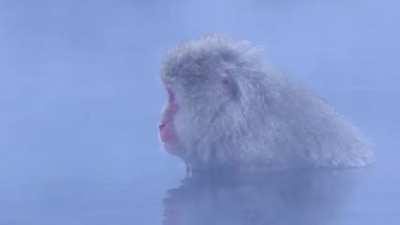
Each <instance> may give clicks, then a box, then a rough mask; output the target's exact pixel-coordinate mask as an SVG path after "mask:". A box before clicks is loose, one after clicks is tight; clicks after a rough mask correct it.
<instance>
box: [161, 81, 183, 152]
mask: <svg viewBox="0 0 400 225" xmlns="http://www.w3.org/2000/svg"><path fill="white" fill-rule="evenodd" d="M167 92H168V104H167V106H166V108H165V110H164V112H163V116H162V119H161V122H160V124H159V126H158V129H159V132H160V139H161V141H162V142H163V143H164V146H165V148H166V150H167V151H169V152H170V153H176V149H175V147H176V145H177V142H178V138H177V135H176V132H175V126H174V119H175V115H176V112H177V111H178V104H177V103H176V99H175V94H174V92H173V91H172V90H171V89H170V88H168V87H167Z"/></svg>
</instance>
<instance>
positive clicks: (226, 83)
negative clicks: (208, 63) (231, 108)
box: [221, 76, 240, 99]
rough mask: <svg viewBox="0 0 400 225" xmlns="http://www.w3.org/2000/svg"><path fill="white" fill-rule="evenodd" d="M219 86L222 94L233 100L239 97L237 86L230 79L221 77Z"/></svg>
mask: <svg viewBox="0 0 400 225" xmlns="http://www.w3.org/2000/svg"><path fill="white" fill-rule="evenodd" d="M221 85H222V89H223V91H224V93H226V94H227V95H229V96H231V97H232V98H234V99H237V98H239V97H240V90H239V86H238V85H237V83H236V82H235V80H234V79H233V78H232V77H228V76H224V77H222V79H221Z"/></svg>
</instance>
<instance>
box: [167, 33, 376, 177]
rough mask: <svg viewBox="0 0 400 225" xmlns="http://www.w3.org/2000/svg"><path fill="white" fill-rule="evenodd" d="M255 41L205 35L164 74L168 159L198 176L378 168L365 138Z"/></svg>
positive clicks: (181, 48) (181, 49)
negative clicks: (272, 60) (219, 172)
mask: <svg viewBox="0 0 400 225" xmlns="http://www.w3.org/2000/svg"><path fill="white" fill-rule="evenodd" d="M261 53H262V51H261V50H260V49H259V48H257V47H254V46H253V45H252V44H251V43H250V42H249V41H235V40H232V39H230V38H226V37H224V36H221V35H208V36H203V37H201V38H199V39H197V40H191V41H188V42H184V43H181V44H179V45H178V46H177V47H175V48H174V49H172V50H170V51H169V52H168V54H167V56H166V57H165V59H164V62H163V64H162V69H161V81H162V83H163V85H164V86H165V89H166V92H167V95H168V102H167V104H166V106H165V108H164V110H163V112H162V119H161V121H160V123H159V136H160V139H161V142H162V144H163V146H164V148H165V149H166V150H167V152H169V153H171V154H172V155H175V156H177V157H179V158H181V159H182V160H183V161H184V162H185V163H186V165H188V168H190V170H193V171H207V170H212V169H221V170H222V169H224V170H225V169H226V170H228V171H230V170H232V171H271V170H281V169H290V168H355V167H363V166H367V165H369V164H371V163H372V162H373V161H374V154H373V151H372V147H371V144H370V143H369V142H367V141H366V140H365V138H364V136H363V135H362V134H361V132H360V131H359V130H358V129H357V128H356V127H354V126H353V125H352V124H350V123H349V122H348V121H346V120H345V119H344V118H343V117H342V116H341V115H339V114H338V113H337V112H336V111H335V109H334V108H333V107H332V106H330V105H329V104H328V103H326V101H325V100H323V99H322V98H320V97H319V96H318V95H317V94H315V93H313V91H311V90H310V89H309V88H306V87H304V85H300V84H299V83H297V82H295V81H293V80H292V79H290V78H289V77H288V76H285V75H283V74H281V73H279V72H277V71H276V70H275V69H273V68H272V67H271V66H270V65H268V64H266V63H263V60H262V59H261V58H262V57H261Z"/></svg>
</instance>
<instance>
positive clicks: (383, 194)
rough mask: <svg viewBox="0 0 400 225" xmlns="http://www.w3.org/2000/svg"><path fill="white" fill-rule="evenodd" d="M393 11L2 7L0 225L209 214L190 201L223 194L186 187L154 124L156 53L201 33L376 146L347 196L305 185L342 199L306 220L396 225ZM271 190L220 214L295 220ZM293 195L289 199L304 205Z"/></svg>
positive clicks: (172, 4) (245, 5) (88, 1)
mask: <svg viewBox="0 0 400 225" xmlns="http://www.w3.org/2000/svg"><path fill="white" fill-rule="evenodd" d="M399 7H400V3H397V1H394V0H384V1H377V0H364V1H361V0H350V1H343V0H337V1H330V2H327V1H320V0H302V1H288V0H285V1H260V0H250V1H235V2H233V1H227V0H221V1H211V0H204V1H193V0H189V1H179V0H173V1H160V0H149V1H140V0H138V1H133V0H132V1H128V0H125V1H124V0H114V1H105V0H98V1H94V0H85V1H77V0H70V1H48V0H38V1H27V0H21V1H11V0H0V124H1V126H0V182H1V185H0V209H1V211H2V213H1V214H0V225H2V224H4V225H12V224H18V225H24V224H42V225H47V224H68V225H71V224H121V225H123V224H163V223H164V224H182V223H178V222H175V223H171V222H168V221H170V220H165V210H166V208H168V207H169V205H168V203H167V205H166V203H165V199H171V198H172V199H176V200H175V201H176V202H178V203H179V202H180V204H181V205H183V206H188V207H183V209H184V210H187V211H185V212H189V215H194V216H192V217H190V218H199V217H196V212H200V213H203V212H207V208H206V209H204V208H203V210H197V209H196V208H194V209H193V207H195V205H193V204H192V201H190V199H191V198H192V199H195V196H198V195H197V193H200V195H201V193H204V192H203V191H204V190H205V189H206V190H208V192H210V193H213V194H215V193H216V192H219V191H218V190H220V189H221V188H220V187H221V184H219V183H218V184H214V183H210V182H209V181H201V184H202V185H201V186H200V187H199V186H196V184H197V183H196V182H194V183H195V185H194V186H193V182H189V183H190V185H185V184H187V182H186V181H182V179H183V178H184V177H185V168H184V165H183V164H182V163H181V162H180V160H178V159H177V158H175V157H173V156H171V155H168V154H167V153H166V152H165V151H164V150H163V149H162V147H161V144H160V143H159V138H158V133H157V124H158V121H159V118H160V113H161V110H162V107H163V105H164V103H165V101H166V93H165V90H164V88H163V87H162V85H161V82H160V78H159V73H160V66H161V63H162V61H163V58H164V56H165V55H166V53H167V51H168V49H170V48H173V47H174V46H176V45H177V44H178V43H181V42H183V41H186V40H190V39H195V38H199V37H201V36H202V35H205V34H210V33H218V34H222V35H225V36H227V37H231V38H233V39H235V40H242V39H245V40H249V41H251V42H252V43H253V44H254V45H255V46H258V47H260V48H262V49H264V52H263V58H264V59H265V61H267V62H269V63H270V64H271V65H273V66H274V68H276V69H277V70H279V71H282V72H283V73H284V74H286V75H287V76H289V77H291V78H292V79H294V80H298V81H299V82H302V83H303V84H304V85H305V86H308V87H309V88H311V89H312V90H314V91H315V92H316V93H318V94H319V95H320V96H321V97H322V98H324V99H325V100H326V101H327V102H329V103H330V104H331V105H333V106H334V107H335V108H336V110H337V111H338V112H339V113H340V114H342V115H344V117H346V118H347V119H348V120H349V121H351V122H352V123H353V124H355V125H356V126H357V127H358V128H359V129H360V130H362V131H363V133H364V134H365V135H366V136H367V138H368V139H369V140H370V142H371V143H372V144H373V145H374V149H375V154H376V155H377V162H376V164H375V165H374V166H373V168H369V169H368V170H366V171H363V172H362V174H363V175H362V176H361V177H362V178H360V176H359V175H354V174H353V173H352V174H351V175H349V177H356V178H355V180H357V181H359V182H356V183H357V184H353V181H351V182H348V183H347V182H345V183H346V184H348V185H342V184H343V182H344V181H342V180H340V182H339V184H340V185H339V184H338V183H335V182H334V181H333V180H331V179H323V180H322V181H319V179H320V176H317V177H316V178H315V179H316V180H317V181H315V182H316V183H318V185H322V186H321V189H319V190H325V191H326V188H327V187H328V186H335V185H339V186H340V187H342V186H345V187H347V186H349V188H348V189H346V191H345V193H343V191H340V193H337V194H336V192H335V194H333V195H334V196H340V198H338V199H340V200H341V201H340V202H337V201H336V199H335V201H334V200H332V199H331V198H328V199H325V198H324V199H323V201H321V202H324V201H325V203H326V204H327V205H329V206H331V205H332V207H333V208H335V210H331V209H329V210H330V211H334V212H335V216H333V217H329V216H325V214H324V213H320V214H318V212H322V211H318V210H317V212H316V214H318V215H322V220H321V218H320V217H318V224H377V223H379V222H380V221H382V220H383V219H384V220H385V224H398V223H399V221H400V218H399V216H398V215H399V213H400V211H399V208H398V207H397V200H399V199H400V192H399V190H400V186H399V184H398V183H399V182H398V181H399V179H400V177H399V176H398V174H397V173H396V171H397V170H398V169H399V166H398V163H397V161H398V160H397V158H398V157H399V156H400V154H399V153H398V151H396V148H398V147H400V146H399V144H398V140H399V138H400V120H399V117H398V114H399V113H400V105H399V104H398V98H399V97H400V91H399V88H398V86H399V81H400V78H399V74H398V69H397V67H398V52H399V51H400V44H399V42H398V40H399V39H400V31H399V29H398V23H399V21H400V14H399V13H398V8H399ZM271 176H272V175H271ZM327 176H330V175H327ZM276 177H280V176H279V175H273V176H272V179H269V180H272V181H271V184H270V185H268V182H267V183H266V184H264V186H263V187H265V185H266V186H267V187H269V189H268V188H266V189H262V190H260V188H259V186H257V185H255V184H254V183H251V184H250V185H249V184H248V183H247V181H246V182H244V183H243V182H242V181H241V183H240V184H239V185H236V186H232V187H229V186H228V187H225V186H224V190H225V193H228V194H227V195H225V196H224V197H221V198H218V201H219V203H220V204H221V205H222V206H230V204H229V202H228V200H227V199H233V202H234V203H235V204H236V203H238V202H240V201H239V200H237V199H235V198H229V197H227V196H229V195H235V196H238V194H237V192H238V191H237V190H238V189H236V187H243V186H247V187H250V188H249V190H250V191H251V192H253V193H255V194H256V195H257V193H258V195H259V196H264V197H260V199H266V200H268V199H269V200H271V199H272V201H271V202H275V203H278V204H281V205H280V207H278V208H274V210H269V212H270V214H268V215H272V216H270V217H268V215H267V216H266V217H267V218H274V220H264V221H262V222H264V223H266V224H274V223H275V224H280V223H279V218H285V215H293V214H290V213H288V214H285V210H288V211H287V212H296V211H297V209H296V208H295V209H293V208H291V211H290V209H287V206H290V205H291V203H290V201H286V199H285V198H282V199H283V200H282V199H281V198H279V197H274V196H276V195H275V194H276V193H277V192H279V190H280V189H279V188H280V187H281V186H280V185H281V183H282V181H281V180H279V179H277V180H278V181H277V182H275V181H274V180H276V179H275V178H276ZM285 177H289V178H292V176H290V175H287V176H286V175H285ZM305 177H309V176H308V175H307V176H305ZM345 177H348V176H347V175H346V176H345ZM313 179H314V177H313ZM346 179H347V178H346ZM266 180H267V179H266ZM327 180H329V181H327ZM352 180H353V179H352ZM360 180H362V181H360ZM182 182H183V183H182ZM185 182H186V183H185ZM293 182H298V183H300V184H301V183H302V181H298V180H296V179H295V181H293ZM224 185H225V184H224ZM318 185H317V186H318ZM289 187H290V186H289ZM289 187H286V188H289ZM204 188H205V189H204ZM171 189H172V190H174V189H178V192H177V193H178V194H172V195H171V194H170V193H171V191H170V190H171ZM188 189H189V190H190V192H191V193H192V194H188V195H182V194H179V193H182V191H179V190H183V191H185V190H188ZM285 190H286V189H285ZM293 191H295V192H296V191H297V189H293V190H292V189H290V191H289V192H290V193H293ZM208 192H207V193H208ZM328 192H329V191H328ZM174 193H176V192H174ZM185 193H186V192H185ZM193 193H194V194H193ZM302 193H303V192H302ZM302 193H301V194H295V196H299V195H300V196H305V197H307V196H309V195H308V194H306V195H302ZM320 195H321V196H329V194H325V192H321V194H320ZM171 196H172V197H171ZM182 196H184V198H182ZM202 196H203V195H202ZM204 196H208V195H204ZM239 196H240V194H239ZM289 196H290V195H289ZM188 198H189V200H188ZM203 199H204V202H203V203H204V204H203V206H205V207H209V206H212V203H213V202H212V198H208V197H204V198H203ZM300 199H301V198H300ZM342 199H343V201H342ZM252 201H253V198H250V199H248V200H245V202H247V203H246V204H250V203H248V202H252ZM163 202H164V203H163ZM325 203H324V204H325ZM257 204H258V205H257V206H259V207H258V208H261V209H263V208H264V207H266V206H267V205H269V204H268V203H267V202H260V203H257ZM257 206H256V208H257ZM191 207H192V208H191ZM269 207H271V205H269ZM285 207H286V208H285ZM305 208H307V207H305ZM178 209H179V207H178ZM309 209H313V210H314V209H315V208H312V207H311V208H309ZM235 210H236V209H232V210H229V209H228V210H227V211H226V212H228V213H233V212H236V211H235ZM278 211H279V213H278ZM274 212H276V213H274ZM183 214H184V213H183ZM199 215H206V214H198V215H197V216H199ZM207 215H208V214H207ZM277 215H280V216H277ZM203 218H204V217H203ZM211 218H229V216H226V214H223V213H221V214H218V213H215V214H214V215H213V217H211ZM231 218H235V216H233V214H232V217H231ZM292 218H296V217H292ZM302 218H303V217H302ZM163 221H164V222H163ZM166 221H167V222H166ZM189 221H190V222H186V223H185V224H197V223H198V222H199V221H201V220H200V219H198V220H197V221H196V220H189ZM210 221H211V220H208V222H209V223H208V224H213V223H211V222H210ZM215 221H217V220H214V223H215V224H245V223H244V222H243V223H239V222H238V220H235V221H233V219H232V221H230V222H229V221H226V220H223V222H220V223H216V222H215ZM221 221H222V220H221ZM274 221H275V222H274ZM283 221H285V220H283ZM304 221H305V222H304V224H307V222H309V221H310V220H308V218H306V220H304ZM313 221H316V220H313ZM282 223H283V222H282ZM203 224H204V223H203ZM300 224H301V223H300Z"/></svg>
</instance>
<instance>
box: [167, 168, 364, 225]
mask: <svg viewBox="0 0 400 225" xmlns="http://www.w3.org/2000/svg"><path fill="white" fill-rule="evenodd" d="M361 171H362V170H347V171H345V170H319V171H315V170H314V171H310V170H307V171H306V170H302V171H290V172H287V171H286V172H273V173H269V174H266V175H263V176H257V177H255V176H253V177H249V176H246V177H245V178H243V177H235V178H226V177H232V176H226V174H219V175H217V174H215V173H214V174H213V175H210V174H207V175H205V174H203V175H201V174H194V175H193V176H192V177H190V178H186V179H184V180H183V182H182V185H181V186H180V187H178V188H175V189H171V190H169V191H168V192H167V196H166V197H165V199H164V221H163V224H164V225H204V224H207V225H213V224H215V225H239V224H240V225H267V224H273V225H281V224H282V225H284V224H285V225H288V224H300V225H303V224H304V225H313V224H329V223H330V222H332V221H334V220H335V219H336V218H338V215H339V212H340V208H341V205H343V200H344V199H345V197H346V196H347V195H348V194H349V192H350V191H351V190H353V188H352V187H354V184H355V180H356V178H357V177H358V176H359V173H360V172H361Z"/></svg>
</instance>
